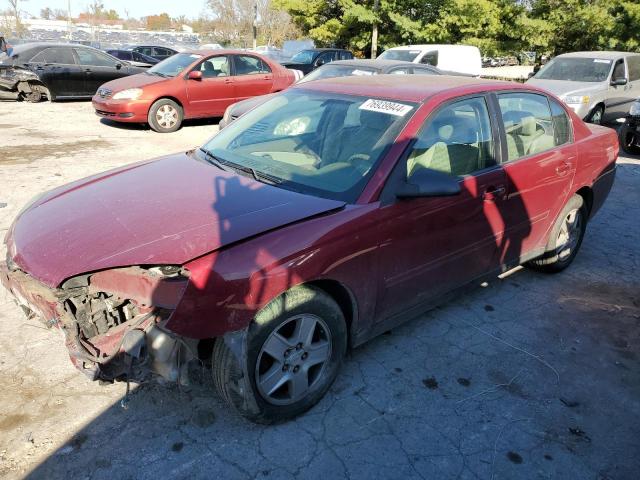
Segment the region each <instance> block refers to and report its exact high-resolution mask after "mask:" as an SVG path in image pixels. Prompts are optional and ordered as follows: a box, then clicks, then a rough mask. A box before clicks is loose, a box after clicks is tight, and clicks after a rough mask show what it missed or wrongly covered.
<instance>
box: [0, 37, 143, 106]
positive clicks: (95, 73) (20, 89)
mask: <svg viewBox="0 0 640 480" xmlns="http://www.w3.org/2000/svg"><path fill="white" fill-rule="evenodd" d="M144 71H145V69H144V68H139V67H134V66H131V65H129V64H128V63H126V62H123V61H122V60H119V59H117V58H115V57H113V56H111V55H109V54H108V53H105V52H103V51H100V50H98V49H96V48H92V47H85V46H83V45H76V44H55V43H25V44H22V45H17V46H15V47H14V48H13V51H12V52H11V56H8V55H6V54H0V90H3V91H4V92H10V93H12V94H14V95H15V98H16V99H24V100H27V101H30V102H39V101H40V100H42V99H43V98H45V97H46V98H48V99H49V100H51V101H54V100H62V99H67V98H87V99H89V98H91V97H92V96H93V94H94V93H96V91H97V90H98V87H99V86H100V85H102V84H103V83H105V82H108V81H110V80H114V79H116V78H120V77H125V76H128V75H133V74H135V73H142V72H144Z"/></svg>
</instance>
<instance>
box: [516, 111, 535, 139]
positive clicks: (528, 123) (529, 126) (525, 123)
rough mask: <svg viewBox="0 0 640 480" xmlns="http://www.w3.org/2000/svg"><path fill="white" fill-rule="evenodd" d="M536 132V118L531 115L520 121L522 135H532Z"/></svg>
mask: <svg viewBox="0 0 640 480" xmlns="http://www.w3.org/2000/svg"><path fill="white" fill-rule="evenodd" d="M535 134H536V119H535V117H533V116H531V115H529V116H526V117H523V119H522V120H521V123H520V135H524V136H525V137H531V136H533V135H535Z"/></svg>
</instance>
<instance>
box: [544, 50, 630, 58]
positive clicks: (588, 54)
mask: <svg viewBox="0 0 640 480" xmlns="http://www.w3.org/2000/svg"><path fill="white" fill-rule="evenodd" d="M630 55H638V54H637V53H633V52H616V51H612V50H609V51H601V52H598V51H593V52H571V53H563V54H562V55H558V57H562V58H602V59H606V60H615V59H616V58H620V57H628V56H630ZM556 58H557V57H556Z"/></svg>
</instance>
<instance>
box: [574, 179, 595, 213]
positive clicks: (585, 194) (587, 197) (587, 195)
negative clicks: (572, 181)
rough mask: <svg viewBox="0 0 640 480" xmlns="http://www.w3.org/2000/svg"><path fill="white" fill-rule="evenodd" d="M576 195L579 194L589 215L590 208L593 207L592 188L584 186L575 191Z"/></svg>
mask: <svg viewBox="0 0 640 480" xmlns="http://www.w3.org/2000/svg"><path fill="white" fill-rule="evenodd" d="M576 195H580V196H581V197H582V200H583V201H584V204H585V206H586V207H587V214H588V215H589V216H590V215H591V209H592V207H593V190H592V189H591V187H588V186H584V187H582V188H580V189H578V191H577V192H576Z"/></svg>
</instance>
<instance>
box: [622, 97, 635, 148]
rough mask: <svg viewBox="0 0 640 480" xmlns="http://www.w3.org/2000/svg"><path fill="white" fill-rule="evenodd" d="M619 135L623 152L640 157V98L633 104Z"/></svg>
mask: <svg viewBox="0 0 640 480" xmlns="http://www.w3.org/2000/svg"><path fill="white" fill-rule="evenodd" d="M618 135H619V137H620V145H621V146H622V150H624V151H625V152H626V153H628V154H630V155H640V98H639V99H637V100H636V101H635V102H633V103H632V104H631V108H630V109H629V115H627V117H626V118H625V121H624V124H623V125H622V126H621V127H620V132H619V133H618Z"/></svg>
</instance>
